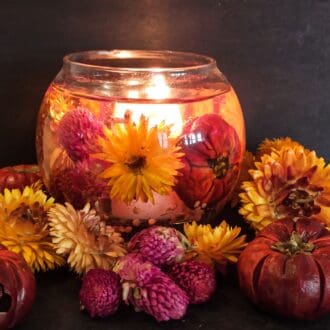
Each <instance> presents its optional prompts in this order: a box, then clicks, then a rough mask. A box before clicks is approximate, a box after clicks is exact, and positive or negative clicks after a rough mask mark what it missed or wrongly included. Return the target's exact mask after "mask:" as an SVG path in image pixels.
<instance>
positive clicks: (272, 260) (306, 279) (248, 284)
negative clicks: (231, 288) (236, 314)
mask: <svg viewBox="0 0 330 330" xmlns="http://www.w3.org/2000/svg"><path fill="white" fill-rule="evenodd" d="M238 272H239V281H240V286H241V288H242V290H243V291H244V292H245V293H246V294H247V296H248V297H249V298H250V299H251V300H252V301H253V302H254V303H255V304H256V305H258V306H260V308H262V309H265V310H267V311H270V312H271V313H275V314H279V315H283V316H287V317H290V318H296V319H316V318H318V317H320V316H322V315H323V314H326V313H329V312H330V232H329V231H328V230H327V229H326V228H325V227H324V226H323V225H322V224H320V223H318V222H316V221H314V220H311V219H308V218H300V219H299V220H297V221H293V220H292V219H284V220H278V221H277V222H274V223H272V224H270V225H269V226H267V227H266V228H265V229H263V230H262V231H261V232H260V233H259V235H258V236H257V237H256V238H255V239H254V240H253V241H252V242H251V243H249V244H248V246H247V247H246V249H245V250H244V251H243V252H242V254H241V255H240V257H239V261H238Z"/></svg>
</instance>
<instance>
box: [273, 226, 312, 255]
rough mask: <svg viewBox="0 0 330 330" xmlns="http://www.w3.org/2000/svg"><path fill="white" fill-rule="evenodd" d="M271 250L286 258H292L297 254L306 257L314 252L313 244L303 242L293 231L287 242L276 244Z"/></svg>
mask: <svg viewBox="0 0 330 330" xmlns="http://www.w3.org/2000/svg"><path fill="white" fill-rule="evenodd" d="M271 248H272V249H273V250H276V251H279V252H281V253H284V254H286V255H288V256H293V255H296V254H299V253H303V254H307V255H308V254H311V252H312V251H313V250H314V244H313V243H309V242H307V243H305V242H303V240H302V238H301V236H300V235H299V234H298V233H297V232H295V231H293V232H292V234H291V237H290V239H289V240H288V241H286V242H277V243H275V244H274V245H272V246H271Z"/></svg>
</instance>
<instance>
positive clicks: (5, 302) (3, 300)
mask: <svg viewBox="0 0 330 330" xmlns="http://www.w3.org/2000/svg"><path fill="white" fill-rule="evenodd" d="M10 306H11V297H10V295H9V294H7V293H6V292H5V289H4V287H3V285H2V284H0V313H7V312H8V311H9V309H10Z"/></svg>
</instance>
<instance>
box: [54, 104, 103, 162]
mask: <svg viewBox="0 0 330 330" xmlns="http://www.w3.org/2000/svg"><path fill="white" fill-rule="evenodd" d="M100 136H103V124H102V123H101V122H100V121H99V120H98V119H97V118H96V117H95V116H94V115H93V114H92V113H91V112H90V111H89V110H88V109H85V108H82V107H79V108H76V109H73V110H70V111H68V112H67V113H66V114H65V115H64V116H63V118H62V119H61V121H60V122H59V125H58V137H59V142H60V144H61V145H62V146H63V147H64V149H65V150H66V151H67V153H68V155H69V156H70V158H71V159H72V160H74V161H78V160H84V159H86V158H88V157H89V155H90V154H91V153H93V152H96V151H97V150H96V145H97V139H98V137H100Z"/></svg>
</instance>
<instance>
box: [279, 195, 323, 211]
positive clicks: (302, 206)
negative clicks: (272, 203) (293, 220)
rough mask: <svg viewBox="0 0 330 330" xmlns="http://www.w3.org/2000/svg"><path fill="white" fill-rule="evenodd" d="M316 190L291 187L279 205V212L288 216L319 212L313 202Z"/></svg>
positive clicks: (318, 208)
mask: <svg viewBox="0 0 330 330" xmlns="http://www.w3.org/2000/svg"><path fill="white" fill-rule="evenodd" d="M317 196H318V192H309V191H306V190H303V189H292V190H291V191H290V192H289V194H288V195H287V196H286V198H285V199H284V200H283V201H282V203H281V204H280V205H279V207H278V209H279V211H280V213H285V214H287V215H289V216H306V217H310V216H312V215H313V214H318V213H319V212H320V207H319V206H318V205H316V204H315V199H316V198H317Z"/></svg>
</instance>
